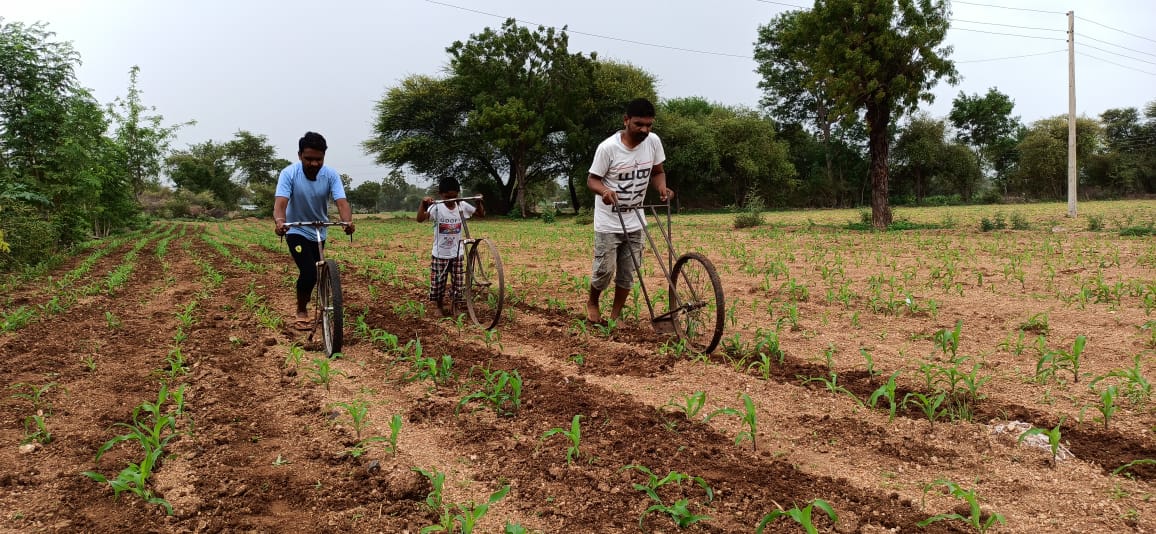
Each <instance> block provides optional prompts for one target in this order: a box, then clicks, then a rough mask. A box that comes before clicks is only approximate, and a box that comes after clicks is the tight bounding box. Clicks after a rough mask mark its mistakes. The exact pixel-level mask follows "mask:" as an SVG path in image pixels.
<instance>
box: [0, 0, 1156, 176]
mask: <svg viewBox="0 0 1156 534" xmlns="http://www.w3.org/2000/svg"><path fill="white" fill-rule="evenodd" d="M791 5H796V6H809V5H810V3H809V2H807V1H806V0H782V1H781V2H780V1H778V0H776V1H775V2H771V1H769V0H714V1H708V0H666V1H659V2H644V3H623V2H621V1H618V0H585V1H582V2H562V1H547V0H446V1H445V2H440V1H438V2H433V1H428V0H385V1H369V0H366V1H346V0H330V1H325V2H322V1H317V0H313V1H301V0H277V1H273V0H260V1H258V0H227V1H226V0H199V1H196V2H192V1H186V0H170V1H157V0H115V1H114V0H108V1H92V0H87V1H82V0H0V6H2V7H0V16H3V17H4V18H5V19H7V20H8V21H21V22H25V23H32V22H37V21H43V22H46V23H48V29H49V30H51V31H53V32H55V33H56V39H57V40H60V41H71V42H72V43H73V45H74V47H75V48H76V50H77V51H78V52H79V53H80V56H81V59H82V61H83V64H82V66H81V67H80V69H79V70H78V72H77V77H78V78H79V80H80V83H81V84H82V85H84V86H86V87H88V88H90V89H91V90H92V91H93V93H94V94H95V96H96V98H97V99H98V100H100V101H101V102H106V103H107V102H111V101H112V100H113V99H114V98H116V97H117V96H121V95H124V94H125V89H126V87H127V84H128V71H129V68H130V67H132V66H133V65H139V66H140V68H141V73H140V79H139V84H140V88H141V90H142V91H143V95H142V97H143V100H144V103H145V104H147V105H150V106H155V107H156V108H157V111H158V112H159V113H160V114H162V115H164V117H165V119H166V121H167V122H168V123H173V122H180V121H187V120H196V121H197V124H196V125H195V126H191V127H187V128H185V129H183V130H181V132H180V135H179V137H178V139H177V142H176V143H175V144H174V148H183V147H185V146H187V145H188V144H190V143H196V142H201V141H205V140H208V139H212V140H215V141H226V140H228V139H230V138H232V136H233V134H234V133H235V132H236V131H238V130H242V129H244V130H249V131H251V132H254V133H257V134H264V135H266V136H268V137H269V139H270V141H271V142H272V143H273V145H274V146H275V147H277V149H278V152H279V155H280V156H282V157H285V158H287V159H290V160H293V161H295V160H296V142H297V139H298V138H299V137H300V136H301V135H302V134H303V133H304V132H305V131H307V130H314V131H318V132H321V133H322V134H324V135H325V136H326V138H327V139H328V140H329V146H330V149H329V153H328V156H327V159H326V163H327V164H329V165H332V166H333V167H335V168H336V169H338V170H339V171H340V172H344V173H348V174H350V175H351V176H353V178H354V183H360V182H362V181H364V180H379V179H380V178H381V177H383V176H384V175H385V174H386V173H387V172H388V169H386V168H383V167H379V166H377V165H375V164H374V163H373V158H372V157H371V156H367V155H365V154H364V153H363V152H362V150H361V143H362V141H364V140H365V139H367V138H368V137H369V135H370V133H371V126H372V122H373V119H374V117H373V107H374V104H375V103H376V102H377V101H378V100H379V99H380V98H381V97H382V95H383V94H384V92H385V91H386V90H387V89H388V88H390V87H393V86H395V85H397V84H398V82H399V81H400V80H402V79H404V78H405V77H407V76H410V75H413V74H432V75H436V74H439V73H441V72H443V69H444V67H445V65H446V63H447V59H448V55H447V54H446V52H445V49H446V47H447V46H449V45H450V44H452V43H453V42H454V41H455V40H463V41H464V40H467V39H468V38H469V36H470V35H471V34H474V33H478V32H480V31H482V30H483V29H484V28H485V27H487V26H489V27H498V26H499V25H500V24H501V23H502V20H503V19H504V18H505V17H514V18H517V19H518V20H519V21H521V22H523V23H525V24H535V25H536V24H542V25H548V26H559V27H561V26H563V25H568V26H569V30H570V47H571V51H581V52H583V53H590V52H597V53H598V55H599V57H601V58H607V59H614V60H618V61H624V62H630V63H632V64H634V65H637V66H639V67H641V68H643V69H645V70H647V71H649V72H650V73H652V74H654V75H655V76H656V77H657V78H658V80H659V86H658V93H659V96H660V97H661V98H673V97H685V96H701V97H704V98H706V99H708V100H711V101H714V102H719V103H723V104H728V105H740V104H741V105H747V106H752V107H753V106H757V105H758V101H759V98H760V96H761V95H760V92H759V90H758V87H757V84H758V81H759V78H758V76H757V75H756V74H755V73H754V69H755V63H754V60H753V59H752V58H751V56H752V54H753V42H754V41H755V40H756V38H757V29H758V27H759V25H761V24H765V23H766V22H768V21H769V20H770V19H771V17H773V16H774V15H776V14H778V13H781V12H783V11H785V10H788V9H792V8H791V7H790V6H791ZM997 6H1012V7H1016V8H1020V9H1004V8H1000V7H997ZM1032 10H1036V11H1032ZM1068 10H1074V11H1075V14H1076V16H1077V18H1076V43H1077V48H1076V52H1077V55H1076V89H1077V95H1076V103H1077V112H1078V113H1082V114H1087V115H1089V116H1098V115H1099V114H1100V113H1101V112H1103V111H1104V110H1106V109H1109V108H1114V107H1128V106H1133V107H1138V108H1139V107H1142V106H1144V104H1145V103H1147V102H1150V101H1153V100H1156V29H1153V27H1152V24H1151V23H1152V21H1153V20H1156V2H1154V1H1153V0H985V1H977V2H968V3H964V2H961V1H956V2H954V3H953V8H952V11H953V14H952V17H953V19H954V22H953V24H952V30H951V31H950V32H949V33H948V37H947V41H948V43H949V44H951V45H952V46H954V48H955V51H954V53H953V54H952V58H953V59H955V60H956V61H957V62H958V63H957V68H958V69H959V72H960V74H961V75H962V78H963V80H962V81H961V83H960V84H959V85H957V86H955V87H951V86H948V85H946V84H941V85H940V87H938V88H937V89H936V91H935V92H936V94H937V99H936V101H935V103H934V104H932V105H930V106H927V107H926V109H927V110H928V111H929V112H930V113H931V114H932V115H933V116H937V117H943V116H946V115H947V113H948V112H949V111H950V109H951V101H952V99H953V98H955V97H956V95H958V94H959V92H960V91H963V92H965V93H967V94H969V95H970V94H973V93H980V94H982V93H985V92H986V91H987V89H988V88H989V87H996V88H998V89H999V90H1000V91H1002V92H1004V93H1006V94H1008V95H1010V96H1011V97H1012V99H1014V100H1015V104H1016V107H1015V114H1017V115H1019V116H1020V117H1021V118H1022V120H1023V121H1024V122H1028V123H1030V122H1031V121H1034V120H1037V119H1040V118H1044V117H1048V116H1054V115H1059V114H1064V113H1067V109H1068V96H1067V83H1068V82H1067V76H1068V73H1067V64H1068V63H1067V52H1066V48H1067V44H1066V42H1065V32H1066V30H1067V16H1066V15H1065V12H1067V11H1068ZM494 15H496V16H494ZM965 28H967V29H970V30H973V31H968V30H965ZM1037 28H1038V29H1037ZM974 30H978V31H974ZM999 34H1014V35H999ZM1012 56H1026V57H1014V58H1011V59H1003V58H1010V57H1012ZM656 131H657V132H659V133H660V134H661V131H662V129H661V124H659V125H657V126H656Z"/></svg>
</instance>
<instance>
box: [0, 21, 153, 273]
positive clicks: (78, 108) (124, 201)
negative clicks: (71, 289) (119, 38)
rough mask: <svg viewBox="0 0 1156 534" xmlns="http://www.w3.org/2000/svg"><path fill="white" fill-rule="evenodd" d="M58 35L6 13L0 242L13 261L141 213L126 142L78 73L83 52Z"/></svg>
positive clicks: (1, 26) (0, 85) (0, 100)
mask: <svg viewBox="0 0 1156 534" xmlns="http://www.w3.org/2000/svg"><path fill="white" fill-rule="evenodd" d="M52 37H53V34H52V32H49V31H48V30H47V29H46V28H45V26H44V25H43V24H33V25H30V26H29V25H24V24H21V23H18V22H16V23H7V22H5V21H4V20H3V19H0V212H3V217H0V231H2V232H3V235H4V238H3V244H0V248H7V249H9V251H10V253H11V254H12V255H13V258H14V260H13V261H12V262H6V263H5V265H4V267H5V268H8V267H12V266H14V265H19V264H23V263H28V262H31V261H37V260H39V259H42V258H44V257H46V256H48V254H49V253H51V252H53V251H54V250H55V248H56V246H57V245H67V244H72V243H76V242H79V241H82V240H84V239H87V238H88V237H90V236H92V235H104V234H105V233H107V232H109V231H111V230H112V229H115V228H121V227H126V226H130V225H132V224H135V222H136V219H135V215H136V213H137V210H136V209H135V208H136V207H135V205H134V204H133V203H132V202H130V201H129V200H131V188H130V187H126V186H125V185H126V184H122V183H120V181H119V180H120V178H121V177H122V176H124V175H125V174H126V171H125V169H124V168H123V166H122V165H121V164H120V162H121V160H122V159H123V158H122V157H121V156H122V155H123V154H122V151H121V150H120V148H119V147H118V146H116V143H114V142H112V141H111V140H109V139H108V138H107V137H105V135H104V134H105V132H106V131H107V129H108V121H107V119H106V117H105V114H104V112H103V110H102V107H101V106H100V105H99V104H98V103H97V102H96V100H95V99H94V98H93V97H92V95H91V94H89V93H88V91H86V90H84V89H82V88H81V87H79V85H78V84H77V82H76V79H75V74H74V69H75V65H76V64H78V63H79V61H80V58H79V56H78V55H77V54H76V52H75V51H74V50H73V49H72V46H71V45H70V44H69V43H60V42H53V41H52V40H51V39H52ZM24 218H30V219H35V220H24ZM25 245H29V246H25Z"/></svg>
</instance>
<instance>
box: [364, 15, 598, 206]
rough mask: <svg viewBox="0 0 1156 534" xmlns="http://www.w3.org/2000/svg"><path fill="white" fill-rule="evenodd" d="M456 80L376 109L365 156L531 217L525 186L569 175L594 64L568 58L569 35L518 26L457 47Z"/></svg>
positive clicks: (407, 86) (413, 89)
mask: <svg viewBox="0 0 1156 534" xmlns="http://www.w3.org/2000/svg"><path fill="white" fill-rule="evenodd" d="M447 52H448V53H449V55H450V63H449V67H448V71H449V75H448V76H447V77H445V78H433V77H428V76H412V77H410V78H407V79H405V80H403V81H402V83H401V85H400V86H398V87H395V88H391V89H390V90H389V91H388V92H387V93H386V95H385V97H384V98H383V99H382V100H381V101H379V102H378V104H377V114H378V116H377V121H376V123H375V125H374V136H373V137H372V138H370V139H369V140H367V141H366V142H365V148H366V151H367V152H369V153H372V154H376V156H377V161H378V162H379V163H382V164H387V165H390V166H393V167H403V166H409V167H410V168H411V169H413V170H414V171H417V172H418V173H421V174H425V175H427V176H430V177H431V178H434V179H437V178H440V177H443V176H454V177H456V178H458V179H460V180H463V182H465V183H466V184H470V185H474V186H475V188H476V189H479V190H483V191H489V192H492V193H497V195H495V196H496V200H497V202H496V203H495V204H496V205H495V206H491V207H493V208H495V209H496V211H498V212H503V211H506V210H508V209H509V208H510V207H511V206H517V208H518V209H519V210H520V211H521V212H522V213H523V214H525V213H526V211H527V203H526V196H525V192H526V187H527V186H528V185H529V184H531V183H533V182H535V181H543V180H550V179H553V178H554V177H555V176H557V175H559V174H562V173H563V172H564V171H565V169H561V168H560V167H559V162H560V161H563V158H562V157H560V156H559V155H558V153H557V152H558V151H559V150H561V149H562V147H563V146H564V143H563V142H562V140H563V139H564V138H565V136H566V132H568V131H571V130H572V129H573V128H574V126H575V125H576V124H578V123H580V122H581V120H582V113H583V111H584V110H587V109H589V108H590V105H589V103H588V102H587V99H588V98H589V94H590V87H591V85H592V77H593V57H585V56H583V55H582V54H571V53H570V52H569V51H568V37H567V35H566V32H565V29H563V30H561V31H558V30H555V29H553V28H542V27H539V28H537V29H536V30H530V29H528V28H525V27H520V26H518V25H517V24H516V23H515V21H514V20H513V19H510V20H507V21H506V22H505V23H504V24H503V25H502V26H501V28H499V29H498V30H494V29H491V28H486V29H485V30H483V31H482V32H481V33H479V34H475V35H472V36H471V37H470V39H469V40H468V41H465V42H462V41H458V42H455V43H453V45H451V46H450V47H449V48H447Z"/></svg>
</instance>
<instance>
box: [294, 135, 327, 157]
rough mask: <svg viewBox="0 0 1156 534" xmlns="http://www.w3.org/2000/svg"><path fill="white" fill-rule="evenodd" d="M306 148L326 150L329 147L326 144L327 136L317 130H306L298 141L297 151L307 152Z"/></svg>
mask: <svg viewBox="0 0 1156 534" xmlns="http://www.w3.org/2000/svg"><path fill="white" fill-rule="evenodd" d="M306 148H312V149H313V150H320V151H322V152H325V150H326V149H328V148H329V145H327V144H325V138H324V137H322V136H321V134H319V133H317V132H305V135H304V136H302V137H301V139H300V140H299V141H297V153H298V154H300V153H302V152H305V149H306Z"/></svg>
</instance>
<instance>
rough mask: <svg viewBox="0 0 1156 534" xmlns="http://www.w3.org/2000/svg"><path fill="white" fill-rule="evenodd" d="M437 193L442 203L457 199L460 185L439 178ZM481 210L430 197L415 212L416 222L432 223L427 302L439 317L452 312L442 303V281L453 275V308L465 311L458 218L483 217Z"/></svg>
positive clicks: (443, 289)
mask: <svg viewBox="0 0 1156 534" xmlns="http://www.w3.org/2000/svg"><path fill="white" fill-rule="evenodd" d="M438 193H439V194H441V197H442V200H449V199H454V198H458V195H460V194H461V186H460V185H458V181H457V180H456V179H454V178H451V177H447V178H442V179H441V181H440V182H438ZM485 214H486V210H485V207H484V206H483V204H482V203H481V202H478V207H477V208H475V207H473V206H471V205H470V204H469V203H467V202H446V203H443V204H433V198H432V197H425V198H423V199H421V206H419V207H418V210H417V222H419V223H420V222H426V221H427V220H428V221H433V223H434V224H433V230H434V243H433V253H432V258H431V260H430V265H429V299H430V301H431V302H433V303H434V304H435V305H437V307H438V309H439V310H441V312H442V315H443V316H445V317H449V316H451V315H453V313H454V311H453V309H452V308H451V307H450V306H449V305H446V304H443V303H442V297H443V296H445V290H446V278H447V275H448V274H449V273H451V272H452V273H453V291H452V294H451V297H452V298H453V306H454V307H456V308H457V309H458V310H461V309H465V303H466V301H465V296H464V295H463V294H462V285H463V284H464V283H465V282H464V281H465V262H463V261H462V256H463V253H464V248H465V247H463V246H462V219H468V218H470V217H473V216H474V215H477V216H478V217H484V216H485Z"/></svg>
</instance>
